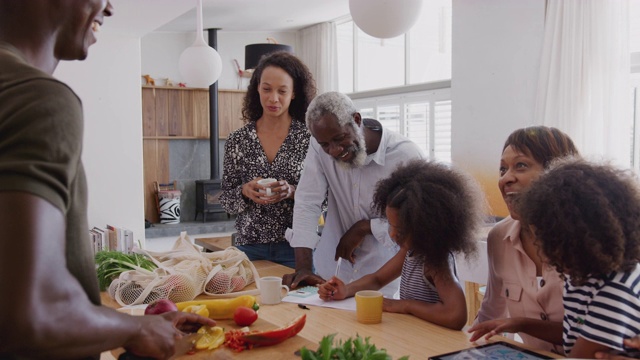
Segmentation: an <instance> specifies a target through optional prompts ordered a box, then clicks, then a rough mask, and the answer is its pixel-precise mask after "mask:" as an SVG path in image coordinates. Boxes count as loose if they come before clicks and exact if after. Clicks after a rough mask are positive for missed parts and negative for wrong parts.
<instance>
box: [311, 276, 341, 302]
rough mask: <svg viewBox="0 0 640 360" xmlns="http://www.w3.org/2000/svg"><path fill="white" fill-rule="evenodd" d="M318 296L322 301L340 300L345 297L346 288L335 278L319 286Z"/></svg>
mask: <svg viewBox="0 0 640 360" xmlns="http://www.w3.org/2000/svg"><path fill="white" fill-rule="evenodd" d="M318 296H320V299H322V300H325V301H327V300H342V299H344V298H346V297H347V286H346V285H345V284H344V282H343V281H342V280H340V279H338V278H337V277H335V276H334V277H332V278H331V279H329V281H327V282H326V283H324V284H322V285H319V287H318Z"/></svg>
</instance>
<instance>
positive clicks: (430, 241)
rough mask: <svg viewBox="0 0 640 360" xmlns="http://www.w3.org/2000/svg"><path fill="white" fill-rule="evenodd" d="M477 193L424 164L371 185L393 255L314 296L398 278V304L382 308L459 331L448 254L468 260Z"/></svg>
mask: <svg viewBox="0 0 640 360" xmlns="http://www.w3.org/2000/svg"><path fill="white" fill-rule="evenodd" d="M481 196H482V192H481V191H480V189H479V187H478V186H477V184H476V183H475V181H473V180H472V179H471V178H470V177H468V176H467V175H465V174H464V173H462V172H461V171H459V170H456V169H455V168H452V167H450V166H447V165H445V164H440V163H437V162H430V161H425V160H413V161H410V162H408V163H405V164H403V165H401V166H399V167H398V168H397V169H396V170H395V171H394V172H393V173H392V174H391V175H390V176H389V177H388V178H386V179H383V180H381V181H379V182H378V184H377V185H376V190H375V194H374V197H373V204H372V206H373V207H374V208H375V209H376V210H377V211H378V213H380V214H381V215H382V216H385V217H386V218H387V220H388V222H389V234H390V236H391V238H392V239H393V240H394V241H395V242H396V243H397V244H398V245H399V247H400V250H399V251H398V253H397V254H396V255H395V256H394V257H393V258H391V260H389V261H388V262H387V263H386V264H385V265H383V266H382V267H381V268H380V269H379V270H378V271H376V272H375V273H372V274H369V275H366V276H364V277H362V278H360V279H358V280H356V281H354V282H351V283H349V284H345V283H344V282H343V281H342V280H340V279H339V278H336V277H333V278H331V279H330V280H329V281H327V282H326V283H324V284H323V285H321V286H320V289H319V291H318V293H319V295H320V298H322V299H324V300H339V299H344V298H347V297H351V296H354V295H355V293H356V292H358V291H360V290H377V289H380V288H381V287H383V286H384V285H386V284H388V283H389V282H391V281H393V280H395V279H396V278H398V277H401V278H400V299H399V300H394V299H386V298H385V299H384V300H383V310H384V311H387V312H395V313H404V314H411V315H414V316H417V317H419V318H421V319H424V320H426V321H430V322H432V323H434V324H437V325H441V326H445V327H448V328H451V329H455V330H459V329H462V327H463V326H464V325H465V323H466V321H467V309H466V303H465V298H464V293H463V291H462V287H461V286H460V283H459V282H458V279H457V276H456V273H455V261H454V254H456V253H462V254H464V255H465V256H466V257H469V256H471V255H474V254H475V250H476V244H475V243H476V237H475V231H476V230H477V228H478V227H479V226H480V225H481V224H482V220H483V215H484V201H483V200H482V197H481Z"/></svg>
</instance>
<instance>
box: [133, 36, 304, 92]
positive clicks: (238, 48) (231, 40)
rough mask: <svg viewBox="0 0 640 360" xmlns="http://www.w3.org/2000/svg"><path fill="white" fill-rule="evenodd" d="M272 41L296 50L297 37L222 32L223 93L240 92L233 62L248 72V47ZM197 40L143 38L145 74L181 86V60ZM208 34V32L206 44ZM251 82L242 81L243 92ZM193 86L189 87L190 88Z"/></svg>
mask: <svg viewBox="0 0 640 360" xmlns="http://www.w3.org/2000/svg"><path fill="white" fill-rule="evenodd" d="M267 37H272V38H274V39H276V40H277V41H278V43H280V44H287V45H291V46H293V48H294V52H295V48H296V44H295V41H296V33H295V32H294V31H282V32H230V31H222V30H219V31H218V53H219V54H220V57H221V58H222V74H221V75H220V79H219V80H218V88H219V89H238V75H237V69H236V66H235V64H234V63H233V59H237V60H238V63H240V66H241V67H242V69H244V47H245V45H248V44H255V43H266V42H267ZM194 40H195V33H186V34H185V33H167V32H158V33H150V34H148V35H146V36H144V37H143V38H142V41H141V47H142V74H149V75H151V77H153V78H156V79H157V78H165V77H169V78H170V79H171V80H173V81H174V83H175V84H177V83H178V82H181V81H182V79H181V76H180V73H179V71H178V59H179V58H180V54H181V53H182V51H184V49H186V48H187V47H189V46H190V45H191V44H192V43H193V41H194ZM206 40H207V32H206V31H205V41H206ZM248 84H249V79H246V78H244V79H242V83H241V86H240V88H242V89H246V88H247V85H248ZM188 85H189V84H187V86H188Z"/></svg>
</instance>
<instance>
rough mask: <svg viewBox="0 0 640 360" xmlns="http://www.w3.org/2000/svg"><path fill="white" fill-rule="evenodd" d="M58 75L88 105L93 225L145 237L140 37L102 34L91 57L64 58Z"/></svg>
mask: <svg viewBox="0 0 640 360" xmlns="http://www.w3.org/2000/svg"><path fill="white" fill-rule="evenodd" d="M114 55H115V56H114ZM54 76H56V77H58V78H59V79H61V80H62V81H64V82H66V83H68V84H69V85H70V86H71V87H72V88H73V89H74V91H75V92H76V93H77V94H78V95H79V96H80V98H81V99H82V102H83V106H84V115H85V129H84V149H83V162H84V165H85V168H86V172H87V181H88V184H89V214H88V216H89V226H91V227H93V226H100V227H104V226H105V225H106V224H107V223H109V224H110V225H115V226H120V227H125V228H128V229H130V230H131V231H133V233H134V237H135V239H136V240H138V239H139V240H141V241H144V198H143V180H142V112H141V107H142V104H141V91H140V38H139V37H131V36H123V35H116V34H106V33H103V34H100V36H99V40H98V42H97V43H96V44H95V45H93V46H92V47H91V48H90V50H89V57H88V58H87V60H85V61H74V62H61V63H60V65H59V66H58V69H57V70H56V72H55V74H54Z"/></svg>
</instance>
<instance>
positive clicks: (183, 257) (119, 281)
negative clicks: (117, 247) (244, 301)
mask: <svg viewBox="0 0 640 360" xmlns="http://www.w3.org/2000/svg"><path fill="white" fill-rule="evenodd" d="M134 252H137V253H141V254H145V255H147V256H148V257H149V258H150V259H151V261H153V262H154V263H155V264H156V265H158V268H157V269H155V270H154V271H149V270H146V269H142V268H139V269H136V270H129V271H125V272H123V273H121V274H120V276H119V277H118V278H116V279H115V280H113V282H112V283H111V285H110V286H109V290H108V291H109V295H110V296H111V297H112V298H113V299H115V300H116V301H117V302H118V304H120V305H121V306H126V305H138V304H148V303H150V302H152V301H154V300H157V299H169V300H171V301H173V302H181V301H189V300H193V299H194V298H195V297H196V296H198V295H200V294H201V293H203V292H205V293H206V294H208V295H211V296H213V297H234V296H238V295H244V294H257V293H258V290H257V289H254V290H248V291H242V289H244V287H245V286H247V285H249V284H251V283H252V282H254V281H255V278H256V277H257V271H256V269H255V266H253V264H252V263H251V261H249V259H248V258H247V256H246V254H244V253H243V252H242V251H240V250H238V249H237V248H229V249H226V250H222V251H217V252H214V253H203V252H202V251H201V249H200V248H198V247H196V246H195V245H193V244H192V243H191V240H190V239H189V237H188V236H187V234H186V232H182V233H181V234H180V238H178V240H176V242H175V244H174V245H173V248H172V249H171V250H169V251H165V252H152V251H145V250H143V249H139V248H134ZM218 273H220V275H218V277H217V278H216V277H215V276H216V274H218ZM223 274H224V275H227V276H228V278H229V281H228V283H229V285H226V286H221V285H219V284H226V281H220V279H221V278H222V277H223V276H224V275H223ZM213 279H215V280H213ZM209 282H211V286H212V287H211V291H205V289H206V287H207V283H209ZM231 284H233V285H231Z"/></svg>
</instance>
